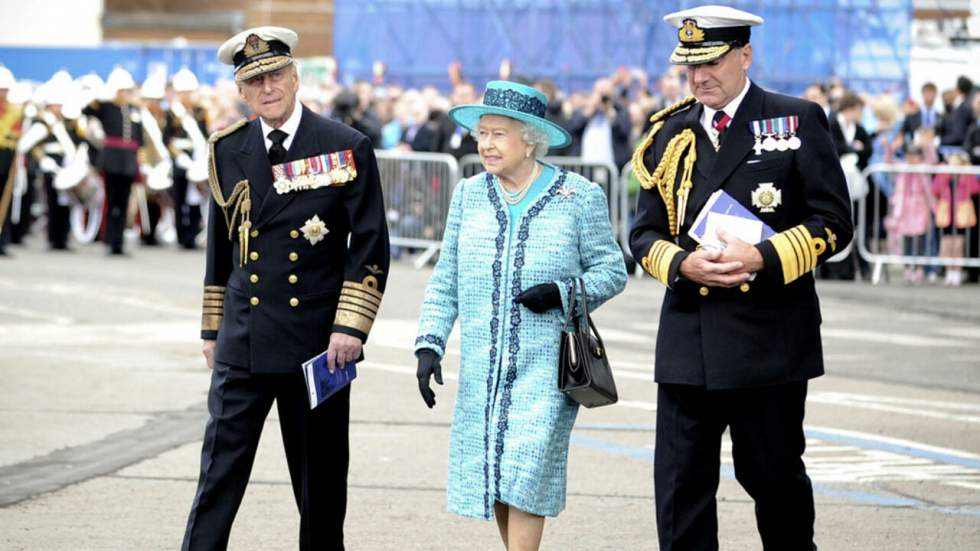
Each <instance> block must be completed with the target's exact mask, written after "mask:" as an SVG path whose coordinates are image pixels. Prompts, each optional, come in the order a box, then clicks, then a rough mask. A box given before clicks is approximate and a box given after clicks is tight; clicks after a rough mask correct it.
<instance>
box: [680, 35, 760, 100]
mask: <svg viewBox="0 0 980 551" xmlns="http://www.w3.org/2000/svg"><path fill="white" fill-rule="evenodd" d="M751 65H752V45H751V44H746V45H745V46H743V47H741V48H734V49H732V50H729V51H728V53H726V54H725V55H723V56H721V57H720V58H718V59H716V60H714V61H709V62H708V63H701V64H698V65H688V66H687V81H688V84H690V86H691V93H692V94H694V97H696V98H698V101H700V102H701V103H703V104H705V105H707V106H708V107H710V108H712V109H721V108H722V107H724V106H726V105H728V104H729V103H730V102H731V101H732V100H733V99H735V97H736V96H738V95H739V93H741V92H742V88H743V87H744V86H745V78H746V74H747V73H748V70H749V67H750V66H751Z"/></svg>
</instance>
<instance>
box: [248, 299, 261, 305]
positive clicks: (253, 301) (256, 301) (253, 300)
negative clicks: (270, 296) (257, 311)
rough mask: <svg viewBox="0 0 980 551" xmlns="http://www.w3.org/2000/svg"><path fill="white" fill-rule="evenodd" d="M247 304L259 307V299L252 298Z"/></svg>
mask: <svg viewBox="0 0 980 551" xmlns="http://www.w3.org/2000/svg"><path fill="white" fill-rule="evenodd" d="M249 302H251V303H252V306H258V305H259V297H252V300H250V301H249Z"/></svg>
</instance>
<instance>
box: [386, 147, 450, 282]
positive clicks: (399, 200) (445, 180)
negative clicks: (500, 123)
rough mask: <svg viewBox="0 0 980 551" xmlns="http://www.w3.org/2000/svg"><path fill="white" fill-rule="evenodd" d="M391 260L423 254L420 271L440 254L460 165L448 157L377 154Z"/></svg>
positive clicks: (419, 264)
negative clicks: (408, 252) (407, 255)
mask: <svg viewBox="0 0 980 551" xmlns="http://www.w3.org/2000/svg"><path fill="white" fill-rule="evenodd" d="M375 156H376V157H377V159H378V169H379V170H380V171H381V188H382V191H383V192H384V195H385V208H386V209H387V216H388V232H389V235H390V238H391V245H392V256H394V257H396V258H397V257H398V256H400V255H401V254H402V253H404V252H406V251H412V250H415V249H420V250H422V254H421V255H419V257H418V258H416V259H415V263H414V264H415V267H416V268H421V267H423V266H425V264H426V263H427V262H428V261H429V260H430V259H431V258H432V257H433V255H435V254H436V252H438V251H439V247H440V246H441V245H442V234H443V230H444V229H445V223H446V215H447V214H448V211H449V202H450V201H451V200H452V194H453V188H454V187H455V186H456V183H457V182H458V181H459V179H460V177H459V163H457V162H456V159H455V157H453V156H452V155H448V154H445V153H422V152H411V153H405V152H398V151H386V150H376V151H375Z"/></svg>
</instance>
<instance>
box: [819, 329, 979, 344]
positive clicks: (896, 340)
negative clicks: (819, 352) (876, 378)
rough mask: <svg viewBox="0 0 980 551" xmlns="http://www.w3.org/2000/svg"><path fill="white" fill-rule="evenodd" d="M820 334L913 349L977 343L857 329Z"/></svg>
mask: <svg viewBox="0 0 980 551" xmlns="http://www.w3.org/2000/svg"><path fill="white" fill-rule="evenodd" d="M821 334H822V335H823V337H824V338H825V339H839V340H849V341H863V342H874V343H881V344H891V345H896V346H908V347H915V348H932V347H945V348H965V347H976V346H978V345H980V343H978V342H972V341H967V340H955V339H946V338H941V337H926V336H922V335H912V334H908V333H895V332H884V331H872V330H870V329H857V328H847V329H844V328H827V327H825V328H823V329H821Z"/></svg>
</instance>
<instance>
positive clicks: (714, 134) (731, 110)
mask: <svg viewBox="0 0 980 551" xmlns="http://www.w3.org/2000/svg"><path fill="white" fill-rule="evenodd" d="M750 86H752V81H751V80H749V79H748V78H746V79H745V86H744V87H743V88H742V91H741V92H739V94H738V95H737V96H735V99H733V100H732V101H730V102H728V105H726V106H724V107H722V108H721V111H724V112H725V114H726V115H728V118H730V119H734V118H735V112H736V111H738V106H739V105H741V103H742V99H744V98H745V94H747V93H748V92H749V87H750ZM718 111H719V110H718V109H712V108H710V107H708V106H707V105H705V106H704V112H703V113H701V127H702V128H704V131H705V132H706V133H707V134H708V137H709V138H711V142H712V143H713V144H715V147H717V146H718V131H717V130H715V127H714V126H712V121H713V120H714V117H715V113H717V112H718ZM728 124H731V121H729V122H728Z"/></svg>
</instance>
